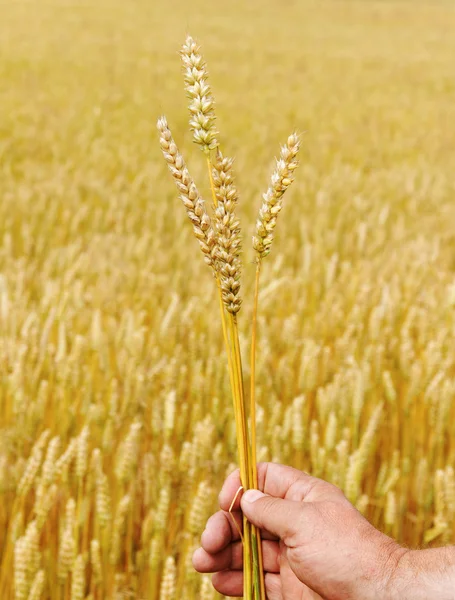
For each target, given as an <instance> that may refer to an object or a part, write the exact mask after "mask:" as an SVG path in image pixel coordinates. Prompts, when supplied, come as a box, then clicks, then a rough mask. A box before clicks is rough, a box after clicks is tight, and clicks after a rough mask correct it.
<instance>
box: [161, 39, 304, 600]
mask: <svg viewBox="0 0 455 600" xmlns="http://www.w3.org/2000/svg"><path fill="white" fill-rule="evenodd" d="M181 57H182V63H183V68H184V75H185V84H186V91H187V95H188V98H189V100H190V102H189V110H190V128H191V130H192V131H193V137H194V141H195V143H196V144H198V145H199V146H200V147H201V149H202V151H203V152H204V154H205V156H206V161H207V169H208V176H209V181H210V187H211V191H212V202H213V208H214V216H213V217H212V218H210V216H209V215H208V212H207V210H206V206H205V203H204V201H203V200H202V198H201V196H200V194H199V192H198V190H197V188H196V185H195V183H194V181H193V179H192V178H191V176H190V174H189V172H188V169H187V168H186V166H185V162H184V160H183V157H182V155H181V154H180V152H179V151H178V148H177V145H176V143H175V141H174V140H173V138H172V134H171V131H170V129H169V127H168V124H167V121H166V119H165V118H164V117H161V118H160V119H159V120H158V130H159V133H160V145H161V149H162V151H163V155H164V158H165V160H166V162H167V164H168V167H169V170H170V171H171V174H172V176H173V178H174V181H175V183H176V185H177V188H178V190H179V192H180V198H181V200H182V202H183V204H184V206H185V208H186V210H187V214H188V217H189V218H190V220H191V223H192V225H193V230H194V233H195V236H196V238H197V240H198V242H199V245H200V247H201V250H202V252H203V254H204V260H205V262H206V263H207V264H208V265H209V266H210V267H212V269H213V271H214V274H215V279H216V283H217V286H218V292H219V300H220V314H221V324H222V329H223V337H224V342H225V346H226V352H227V358H228V368H229V377H230V383H231V389H232V396H233V401H234V414H235V420H236V431H237V448H238V455H239V463H240V482H241V484H240V486H239V487H238V490H237V495H238V493H239V492H240V491H241V490H242V489H243V490H247V489H256V488H257V486H258V477H257V466H256V462H257V459H256V408H255V396H254V375H255V356H256V329H257V308H258V286H259V271H260V265H261V261H262V259H263V258H264V257H265V256H267V255H268V254H269V252H270V246H271V243H272V240H273V233H274V229H275V226H276V221H277V216H278V213H279V212H280V210H281V208H282V197H283V194H284V193H285V191H286V189H287V188H288V187H289V186H290V184H291V183H292V181H293V172H294V170H295V169H296V167H297V164H298V163H297V153H298V150H299V139H298V136H297V135H296V134H292V135H291V136H289V138H288V140H287V143H286V144H285V145H284V146H283V147H282V149H281V155H280V158H279V160H277V163H276V169H275V171H274V173H273V174H272V180H271V184H270V187H269V189H268V190H267V192H266V193H265V194H264V201H263V204H262V206H261V208H260V211H259V217H258V221H257V225H256V235H255V236H254V238H253V246H254V248H255V250H256V252H257V269H256V285H255V295H254V313H253V324H252V343H251V392H250V411H249V412H250V423H251V425H250V428H249V427H248V410H247V404H246V401H245V391H244V381H243V369H242V357H241V354H240V344H239V335H238V327H237V315H238V312H239V310H240V307H241V302H242V300H241V297H240V276H241V256H240V254H241V237H240V224H239V221H238V219H237V217H236V214H235V208H236V205H237V203H238V193H237V189H236V187H235V183H234V175H233V171H232V164H233V160H232V159H231V158H228V157H225V156H223V154H222V152H221V150H220V147H219V146H220V144H219V142H218V139H217V136H218V132H217V131H216V129H215V110H214V101H213V97H212V93H211V89H210V86H209V84H208V76H207V68H206V64H205V61H204V59H203V57H202V55H201V53H200V48H199V46H198V45H197V44H196V42H195V41H194V40H193V39H192V38H191V37H189V36H188V37H187V39H186V41H185V44H184V45H183V47H182V51H181ZM213 153H214V156H213ZM250 429H251V431H250ZM239 535H240V536H241V538H242V542H243V564H244V581H243V596H244V598H245V599H246V600H253V599H254V600H265V597H266V595H265V584H264V569H263V557H262V546H261V538H260V533H259V530H258V529H257V528H256V527H255V525H252V524H251V523H249V522H248V520H247V519H246V517H244V519H243V534H241V533H240V530H239Z"/></svg>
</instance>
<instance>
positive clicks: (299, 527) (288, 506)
mask: <svg viewBox="0 0 455 600" xmlns="http://www.w3.org/2000/svg"><path fill="white" fill-rule="evenodd" d="M242 510H243V514H244V515H245V516H246V517H247V519H248V520H249V521H250V522H251V523H253V525H256V527H259V528H260V529H265V530H267V531H270V533H272V534H274V535H276V536H278V537H279V538H280V539H281V540H283V541H284V542H286V543H289V544H291V545H293V542H292V540H293V539H295V537H296V536H297V535H299V534H301V532H302V531H305V528H306V524H307V523H308V521H309V517H310V515H312V514H313V515H314V510H315V509H314V506H313V504H312V503H305V502H294V501H293V500H282V499H281V498H274V497H272V496H267V495H266V494H263V493H262V492H260V491H258V490H248V492H246V493H245V494H244V496H243V498H242Z"/></svg>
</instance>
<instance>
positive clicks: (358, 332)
mask: <svg viewBox="0 0 455 600" xmlns="http://www.w3.org/2000/svg"><path fill="white" fill-rule="evenodd" d="M1 12H2V17H1V20H0V80H1V88H0V114H1V115H2V116H1V121H0V193H1V203H0V239H1V246H0V560H1V568H0V597H1V598H2V600H3V598H5V599H9V598H14V599H15V600H38V599H39V598H41V599H50V600H84V599H86V598H90V599H91V600H100V599H103V598H109V599H112V600H114V599H115V600H118V599H127V598H128V599H147V600H180V599H181V598H182V599H183V600H196V599H197V598H201V599H202V600H209V599H212V598H215V597H217V596H216V594H215V593H214V592H213V591H212V589H211V586H210V579H209V578H208V577H204V578H201V577H200V576H199V575H197V574H196V573H195V572H194V571H193V570H192V567H191V562H190V557H191V553H192V550H193V548H194V547H195V545H197V543H198V540H199V536H200V533H201V531H202V529H203V526H204V523H205V520H206V518H207V516H208V515H209V514H210V512H211V511H212V510H213V509H214V508H215V506H216V496H217V492H218V490H219V488H220V485H221V483H222V481H223V479H224V477H225V475H226V474H227V472H228V471H230V470H232V469H233V468H234V467H235V464H236V460H237V457H236V440H235V427H234V418H233V409H232V401H231V397H230V390H229V380H228V373H227V368H226V360H225V355H224V348H223V340H222V335H221V327H220V323H219V313H218V304H217V295H216V286H215V284H214V281H213V277H212V276H211V274H210V272H209V270H208V269H207V268H206V266H205V265H204V264H203V261H202V257H201V255H200V252H199V250H198V247H197V243H196V241H195V240H194V239H193V234H192V231H191V227H190V226H189V224H188V222H187V218H186V215H185V211H184V209H183V207H182V206H181V202H180V201H179V200H178V198H177V195H176V193H175V190H174V188H173V184H172V181H171V180H170V177H169V174H168V173H167V169H166V165H165V163H164V161H163V159H162V156H161V152H160V149H159V145H158V135H157V132H156V129H155V123H156V119H157V118H158V117H159V116H160V115H161V114H162V113H165V114H166V116H167V117H168V120H169V123H170V125H171V127H172V129H173V133H174V135H175V137H176V139H177V141H178V143H179V146H180V148H181V150H182V152H183V154H184V155H185V157H186V158H187V162H188V164H189V168H190V171H191V173H192V175H193V177H194V178H195V180H196V182H197V183H198V185H199V186H200V188H201V189H202V191H203V192H204V194H205V197H206V198H208V197H209V187H208V182H207V178H206V171H205V164H204V158H203V155H202V154H201V153H200V151H199V149H198V148H197V147H195V146H194V145H193V144H192V140H191V134H190V133H189V131H188V126H187V121H188V113H187V100H186V98H185V93H184V89H183V79H182V76H181V72H180V61H179V57H178V55H177V50H178V49H179V48H180V46H181V44H182V42H183V41H184V39H185V35H186V33H188V32H190V33H191V34H192V35H193V36H194V37H196V38H197V40H198V41H199V42H200V43H201V45H202V49H203V52H204V55H205V58H206V59H207V62H208V66H209V70H210V81H211V84H212V89H213V93H214V96H215V99H216V102H217V115H218V121H217V124H218V127H219V129H220V131H221V135H220V139H221V142H222V144H223V149H224V151H225V153H226V154H228V155H232V156H235V157H236V162H235V168H236V176H237V183H238V187H239V190H240V194H241V196H240V206H239V213H240V217H241V220H242V225H243V236H244V253H243V258H244V276H243V281H242V286H243V292H242V296H243V298H244V302H243V305H242V310H241V311H240V313H239V324H240V329H241V344H242V349H243V353H244V356H245V357H247V355H248V350H249V340H250V338H249V332H250V330H251V312H252V298H251V296H252V284H253V277H254V264H253V263H254V253H253V250H252V248H251V242H250V240H251V235H252V233H253V227H254V222H255V218H256V214H257V210H258V208H259V206H260V202H261V195H262V193H263V192H264V191H265V190H266V188H267V185H268V178H269V173H270V171H271V168H272V166H273V161H272V159H273V156H274V155H277V154H278V152H279V144H280V143H282V142H284V141H285V140H286V138H287V136H288V134H289V133H291V131H293V130H294V129H297V130H298V131H300V132H302V149H301V152H300V161H301V166H300V168H299V169H298V171H297V172H296V183H295V184H294V185H293V188H292V189H291V190H290V192H289V193H288V195H287V196H286V198H285V201H284V204H285V207H284V209H283V212H282V216H281V217H280V220H279V223H278V227H277V235H276V240H275V242H274V247H273V249H272V252H271V254H270V256H269V257H268V258H267V259H266V261H264V269H263V273H262V287H261V293H260V298H259V311H260V312H259V315H260V316H259V339H258V361H257V391H256V397H257V401H258V436H259V444H258V446H259V455H260V459H261V460H274V461H280V462H283V463H286V464H291V465H294V466H297V467H299V468H302V469H305V470H307V471H309V472H310V473H312V474H315V475H317V476H321V477H323V478H325V479H328V480H330V481H332V482H334V483H336V484H337V485H339V486H340V487H342V488H343V489H344V490H345V492H346V494H347V495H348V497H349V498H350V499H351V500H352V501H353V502H354V503H355V504H356V505H357V506H358V508H359V510H361V511H362V512H363V513H364V514H365V515H366V516H367V517H368V518H369V519H370V520H371V521H372V522H373V523H374V524H375V525H376V526H377V527H379V528H381V529H382V530H384V531H386V532H387V533H389V534H390V535H393V536H394V537H396V538H397V539H398V540H399V541H401V542H403V543H406V544H409V545H410V546H414V547H415V546H425V545H439V544H443V543H449V542H455V473H454V467H455V403H454V397H455V271H454V268H455V204H454V199H455V178H454V173H455V153H454V144H453V142H454V135H453V123H455V83H454V80H453V74H454V72H455V36H454V35H453V31H455V8H454V5H453V3H452V2H444V1H443V0H441V1H440V2H437V1H435V2H420V1H418V0H416V1H413V2H411V0H408V1H406V0H403V1H401V2H396V1H392V0H390V1H386V0H384V1H367V0H365V1H361V0H357V1H342V0H322V1H321V2H316V1H310V0H302V1H296V0H294V1H292V0H291V1H289V2H287V3H282V2H279V1H278V0H265V1H263V2H259V1H258V0H252V1H251V2H249V3H245V2H242V1H240V0H233V1H232V2H230V3H223V4H219V5H217V4H216V3H208V2H203V1H202V0H195V1H194V2H192V3H185V2H183V1H182V0H169V1H167V2H162V1H161V0H159V1H158V0H155V1H154V0H149V2H145V0H132V1H131V2H120V0H101V1H100V2H98V3H96V4H93V5H92V6H90V5H89V3H83V2H72V3H70V2H67V1H66V0H60V1H56V0H54V1H51V0H48V1H42V2H41V1H40V2H38V0H29V1H24V2H20V1H19V0H9V2H7V3H4V5H3V6H2V9H1ZM247 362H248V361H247V360H245V378H246V380H248V376H249V371H248V366H247Z"/></svg>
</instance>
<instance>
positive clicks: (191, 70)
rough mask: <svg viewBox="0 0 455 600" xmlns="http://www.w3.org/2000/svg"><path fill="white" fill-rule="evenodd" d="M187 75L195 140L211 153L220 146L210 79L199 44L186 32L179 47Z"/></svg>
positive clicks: (192, 129) (186, 82)
mask: <svg viewBox="0 0 455 600" xmlns="http://www.w3.org/2000/svg"><path fill="white" fill-rule="evenodd" d="M180 56H181V58H182V65H183V69H184V75H185V89H186V93H187V95H188V98H189V99H190V103H189V107H188V108H189V111H190V115H191V116H190V128H191V131H192V132H193V136H194V141H195V143H196V144H198V145H199V146H200V147H201V148H202V150H203V151H204V152H205V153H206V154H207V155H209V154H210V150H214V149H215V148H216V147H217V146H218V142H217V139H216V136H217V134H218V132H217V130H216V128H215V118H216V117H215V103H214V101H213V97H212V92H211V89H210V86H209V83H208V72H207V66H206V63H205V61H204V59H203V57H202V54H201V50H200V47H199V46H198V44H197V43H196V42H195V41H194V40H193V38H192V37H191V36H187V38H186V40H185V43H184V44H183V46H182V49H181V51H180Z"/></svg>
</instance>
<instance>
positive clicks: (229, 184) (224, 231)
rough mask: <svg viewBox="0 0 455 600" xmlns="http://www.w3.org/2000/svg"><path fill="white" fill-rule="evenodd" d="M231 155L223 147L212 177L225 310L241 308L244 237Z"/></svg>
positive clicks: (215, 163)
mask: <svg viewBox="0 0 455 600" xmlns="http://www.w3.org/2000/svg"><path fill="white" fill-rule="evenodd" d="M232 163H233V160H232V159H231V158H225V157H223V155H222V154H221V152H220V150H218V151H217V153H216V159H215V162H214V163H213V169H212V177H213V183H214V190H215V195H216V199H217V206H216V209H215V221H214V225H215V230H216V234H217V235H216V238H217V239H216V258H217V270H218V272H219V276H220V285H221V291H222V297H223V302H224V305H225V307H226V310H227V311H228V312H230V313H232V314H235V313H237V312H238V311H239V310H240V305H241V303H242V300H241V298H240V275H241V266H242V265H241V260H240V253H241V248H242V241H241V238H240V224H239V221H238V219H237V217H236V215H235V207H236V205H237V202H238V194H237V189H236V187H235V185H234V178H233V174H232Z"/></svg>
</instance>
